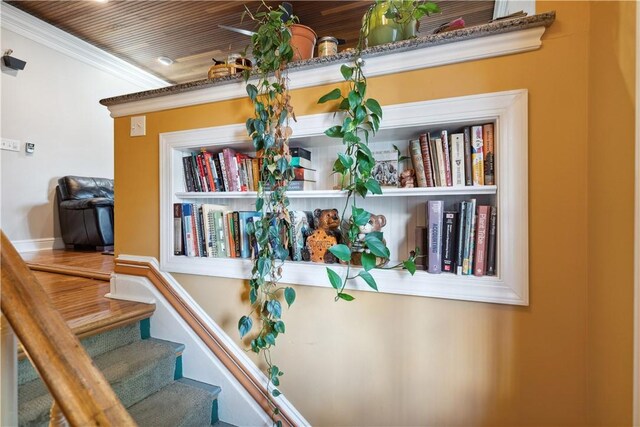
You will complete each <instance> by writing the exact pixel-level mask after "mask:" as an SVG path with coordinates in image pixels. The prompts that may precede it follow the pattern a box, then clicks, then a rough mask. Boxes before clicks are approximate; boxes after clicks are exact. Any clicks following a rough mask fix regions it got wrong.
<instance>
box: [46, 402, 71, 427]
mask: <svg viewBox="0 0 640 427" xmlns="http://www.w3.org/2000/svg"><path fill="white" fill-rule="evenodd" d="M49 427H69V422H68V421H67V419H66V418H65V416H64V414H63V413H62V411H61V410H60V407H59V406H58V402H56V401H55V400H54V401H53V405H51V412H50V418H49Z"/></svg>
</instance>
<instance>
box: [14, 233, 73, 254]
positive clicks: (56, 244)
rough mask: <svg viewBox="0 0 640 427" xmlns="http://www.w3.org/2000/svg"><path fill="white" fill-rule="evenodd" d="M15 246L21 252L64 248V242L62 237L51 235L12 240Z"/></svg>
mask: <svg viewBox="0 0 640 427" xmlns="http://www.w3.org/2000/svg"><path fill="white" fill-rule="evenodd" d="M11 243H13V246H15V248H16V250H17V251H18V252H20V253H22V252H35V251H45V250H51V249H64V242H63V241H62V238H61V237H50V238H48V239H29V240H12V241H11Z"/></svg>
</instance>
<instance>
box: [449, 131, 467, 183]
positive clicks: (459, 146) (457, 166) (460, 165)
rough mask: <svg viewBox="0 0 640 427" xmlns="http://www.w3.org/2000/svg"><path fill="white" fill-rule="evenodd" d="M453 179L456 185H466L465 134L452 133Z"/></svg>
mask: <svg viewBox="0 0 640 427" xmlns="http://www.w3.org/2000/svg"><path fill="white" fill-rule="evenodd" d="M450 145H451V180H452V185H453V186H454V187H457V186H464V185H465V176H464V134H462V133H454V134H452V135H451V144H450Z"/></svg>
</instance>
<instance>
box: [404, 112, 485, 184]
mask: <svg viewBox="0 0 640 427" xmlns="http://www.w3.org/2000/svg"><path fill="white" fill-rule="evenodd" d="M409 153H410V154H411V162H412V163H413V169H414V170H415V172H416V181H417V184H418V187H452V186H466V185H495V173H494V169H495V165H494V126H493V123H487V124H485V125H478V126H467V127H465V128H464V129H462V132H459V133H452V134H449V132H448V131H446V130H443V131H441V132H431V133H423V134H421V135H420V138H419V139H413V140H411V141H409Z"/></svg>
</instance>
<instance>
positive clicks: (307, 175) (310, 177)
mask: <svg viewBox="0 0 640 427" xmlns="http://www.w3.org/2000/svg"><path fill="white" fill-rule="evenodd" d="M292 170H293V179H294V180H295V181H315V180H316V171H315V169H305V168H293V169H292Z"/></svg>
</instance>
